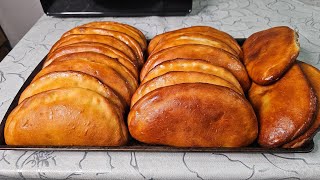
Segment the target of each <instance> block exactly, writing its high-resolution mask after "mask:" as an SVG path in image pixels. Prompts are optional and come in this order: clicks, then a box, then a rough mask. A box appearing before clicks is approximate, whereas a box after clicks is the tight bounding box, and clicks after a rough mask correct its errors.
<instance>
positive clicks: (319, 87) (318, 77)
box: [283, 62, 320, 148]
mask: <svg viewBox="0 0 320 180" xmlns="http://www.w3.org/2000/svg"><path fill="white" fill-rule="evenodd" d="M299 65H300V68H301V70H302V71H303V73H304V74H305V76H306V77H307V79H308V80H309V82H310V84H311V86H312V88H313V90H314V92H315V95H316V97H317V110H316V113H315V117H314V122H313V124H312V125H311V127H310V128H309V129H308V130H307V131H306V132H304V133H303V134H302V135H301V136H299V137H297V138H296V139H294V140H293V141H291V142H289V143H287V144H285V145H283V147H284V148H298V147H301V146H303V145H304V144H305V143H307V142H308V141H309V140H311V139H312V138H313V137H314V136H315V135H316V133H317V132H318V130H319V127H320V102H319V98H320V71H319V70H318V69H317V68H315V67H313V66H311V65H309V64H306V63H303V62H299Z"/></svg>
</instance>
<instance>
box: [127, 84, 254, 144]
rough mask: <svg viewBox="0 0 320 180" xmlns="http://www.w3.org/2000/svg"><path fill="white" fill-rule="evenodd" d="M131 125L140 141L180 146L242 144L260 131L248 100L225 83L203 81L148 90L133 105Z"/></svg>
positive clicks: (246, 142) (130, 127)
mask: <svg viewBox="0 0 320 180" xmlns="http://www.w3.org/2000/svg"><path fill="white" fill-rule="evenodd" d="M173 92H174V93H173ZM128 126H129V131H130V133H131V135H132V136H133V137H134V138H135V139H137V140H139V141H141V142H144V143H148V144H161V145H170V146H177V147H242V146H247V145H249V144H251V143H252V142H253V141H254V140H255V138H256V136H257V133H258V127H257V120H256V116H255V114H254V111H253V109H252V107H251V105H250V103H249V102H248V101H246V100H245V99H244V98H243V97H242V96H241V95H240V94H239V93H236V92H234V91H232V90H230V89H228V88H226V87H222V86H216V85H211V84H202V83H191V84H177V85H172V86H167V87H164V88H159V89H157V90H155V91H152V92H150V93H148V94H147V95H145V96H144V97H143V98H141V99H140V100H139V101H138V102H137V103H136V104H135V105H134V106H133V108H132V109H131V111H130V113H129V117H128ZM239 127H241V128H239Z"/></svg>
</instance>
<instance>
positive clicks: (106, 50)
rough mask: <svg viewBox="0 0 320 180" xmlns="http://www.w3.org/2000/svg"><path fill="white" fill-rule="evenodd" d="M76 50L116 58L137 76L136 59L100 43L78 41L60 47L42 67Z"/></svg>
mask: <svg viewBox="0 0 320 180" xmlns="http://www.w3.org/2000/svg"><path fill="white" fill-rule="evenodd" d="M78 52H96V53H101V54H104V55H106V56H109V57H111V58H114V59H117V60H118V61H119V62H120V63H121V64H122V65H123V66H125V67H126V68H127V69H129V70H130V71H131V72H132V73H133V74H134V75H135V76H138V67H139V63H138V61H133V60H131V59H130V58H129V57H128V56H127V55H125V54H124V53H123V52H121V51H119V50H118V49H116V48H114V47H112V46H109V45H106V44H101V43H90V42H80V43H75V44H70V45H67V46H63V47H60V48H58V49H56V50H55V51H54V52H52V53H51V54H50V55H48V57H47V58H46V60H45V62H44V65H43V67H46V66H48V65H49V64H50V63H51V62H52V61H54V60H55V59H56V58H58V57H60V56H63V55H67V54H72V53H78Z"/></svg>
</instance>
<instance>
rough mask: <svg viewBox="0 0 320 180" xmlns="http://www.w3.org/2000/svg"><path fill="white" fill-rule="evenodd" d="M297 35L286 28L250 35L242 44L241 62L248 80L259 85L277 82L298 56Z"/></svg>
mask: <svg viewBox="0 0 320 180" xmlns="http://www.w3.org/2000/svg"><path fill="white" fill-rule="evenodd" d="M297 38H298V35H297V33H296V32H295V31H294V30H292V29H290V28H289V27H286V26H280V27H274V28H270V29H267V30H264V31H260V32H257V33H254V34H252V35H251V36H250V37H248V39H247V40H246V41H245V42H244V44H243V46H242V49H243V62H244V64H245V66H246V68H247V71H248V74H249V76H250V78H251V79H252V80H253V81H254V82H255V83H256V84H260V85H268V84H271V83H273V82H275V81H276V80H278V79H279V78H280V77H281V76H282V75H283V74H284V73H285V72H286V71H287V70H288V69H289V68H290V67H291V66H292V64H293V63H294V61H295V60H296V57H297V56H298V54H299V49H300V48H299V43H298V40H297Z"/></svg>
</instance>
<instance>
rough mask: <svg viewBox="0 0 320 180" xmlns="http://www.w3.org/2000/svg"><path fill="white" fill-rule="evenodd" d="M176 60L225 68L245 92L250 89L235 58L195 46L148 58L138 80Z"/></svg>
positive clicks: (205, 47) (159, 53) (175, 49)
mask: <svg viewBox="0 0 320 180" xmlns="http://www.w3.org/2000/svg"><path fill="white" fill-rule="evenodd" d="M173 52H174V53H173ZM204 52H205V53H204ZM177 58H185V59H200V60H204V61H207V62H210V63H211V64H213V65H216V66H220V67H223V68H226V69H227V70H229V71H230V72H231V73H232V74H233V75H234V76H235V77H236V78H237V79H238V81H239V83H240V84H241V86H242V88H243V90H244V91H245V92H246V91H247V90H249V88H250V85H251V81H250V79H249V76H248V73H247V71H246V68H245V67H244V65H243V64H242V63H241V62H240V61H239V60H238V59H237V58H236V57H235V56H233V55H232V54H230V53H228V52H226V51H224V50H221V49H219V48H214V47H211V46H206V45H197V44H188V45H180V46H176V47H172V48H168V49H165V50H162V51H160V52H158V53H156V54H154V55H152V56H150V57H149V58H148V60H147V61H146V63H145V64H144V66H143V68H142V70H141V72H140V80H141V81H142V80H143V79H144V77H145V76H146V74H147V73H148V72H149V71H150V70H151V69H152V68H154V67H155V66H157V65H158V64H160V63H162V62H164V61H168V60H173V59H177Z"/></svg>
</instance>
